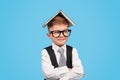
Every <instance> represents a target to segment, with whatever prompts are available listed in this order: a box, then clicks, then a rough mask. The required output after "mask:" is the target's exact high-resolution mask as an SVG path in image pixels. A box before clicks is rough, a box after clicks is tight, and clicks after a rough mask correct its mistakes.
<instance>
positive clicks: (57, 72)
mask: <svg viewBox="0 0 120 80" xmlns="http://www.w3.org/2000/svg"><path fill="white" fill-rule="evenodd" d="M42 71H43V74H44V76H45V78H46V79H47V78H54V79H60V78H61V77H63V76H64V75H65V74H66V73H68V68H67V66H64V67H58V68H54V66H53V65H52V63H51V60H50V57H49V54H48V52H47V51H46V49H44V50H43V51H42Z"/></svg>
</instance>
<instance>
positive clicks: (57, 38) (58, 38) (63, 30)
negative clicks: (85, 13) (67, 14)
mask: <svg viewBox="0 0 120 80" xmlns="http://www.w3.org/2000/svg"><path fill="white" fill-rule="evenodd" d="M67 31H68V25H65V24H60V25H53V26H52V27H50V28H49V32H51V33H48V37H49V38H51V40H52V41H53V43H55V44H56V45H57V46H60V47H61V46H63V45H64V44H65V43H66V41H67V40H68V37H65V36H64V35H67V34H68V33H67ZM59 34H60V35H59Z"/></svg>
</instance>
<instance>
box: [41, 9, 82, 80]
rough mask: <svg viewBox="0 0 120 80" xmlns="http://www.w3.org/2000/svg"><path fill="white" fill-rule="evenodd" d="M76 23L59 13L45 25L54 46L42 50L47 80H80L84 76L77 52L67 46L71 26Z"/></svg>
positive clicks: (43, 67)
mask: <svg viewBox="0 0 120 80" xmlns="http://www.w3.org/2000/svg"><path fill="white" fill-rule="evenodd" d="M73 25H74V23H73V22H72V21H71V20H70V19H69V18H68V17H67V16H66V15H65V14H64V13H63V12H62V11H59V12H58V13H57V14H56V15H55V16H54V17H53V18H52V19H50V20H49V21H48V22H47V23H46V24H45V25H44V27H45V26H48V34H47V35H48V37H49V38H50V39H51V40H52V45H51V46H49V47H46V48H44V49H43V50H42V71H43V74H44V77H45V80H79V79H80V78H81V77H83V75H84V71H83V67H82V64H81V61H80V59H79V57H78V53H77V50H76V49H75V48H73V47H71V46H68V45H66V42H67V40H68V36H70V33H71V30H70V29H69V27H70V26H73Z"/></svg>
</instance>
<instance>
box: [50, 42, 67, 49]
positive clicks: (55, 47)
mask: <svg viewBox="0 0 120 80" xmlns="http://www.w3.org/2000/svg"><path fill="white" fill-rule="evenodd" d="M59 48H63V49H64V50H66V44H64V45H63V46H62V47H59V46H57V45H56V44H55V43H52V49H53V50H54V51H57V50H58V49H59Z"/></svg>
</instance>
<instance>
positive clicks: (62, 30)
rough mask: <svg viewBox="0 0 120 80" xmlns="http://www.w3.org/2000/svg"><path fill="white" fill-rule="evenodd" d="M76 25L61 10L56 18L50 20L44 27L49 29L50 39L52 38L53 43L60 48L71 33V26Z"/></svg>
mask: <svg viewBox="0 0 120 80" xmlns="http://www.w3.org/2000/svg"><path fill="white" fill-rule="evenodd" d="M74 25H75V23H74V22H73V21H72V20H71V19H70V18H68V17H67V15H65V13H63V11H62V10H60V11H59V12H58V13H57V14H56V15H55V16H53V17H52V18H51V19H49V20H48V21H47V22H46V23H45V24H44V25H43V28H44V27H46V26H47V27H48V34H47V35H48V37H49V38H51V40H52V42H53V43H55V44H56V45H58V46H63V45H64V44H65V43H66V42H67V40H68V36H69V35H70V33H71V30H69V29H68V27H70V26H74Z"/></svg>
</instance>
